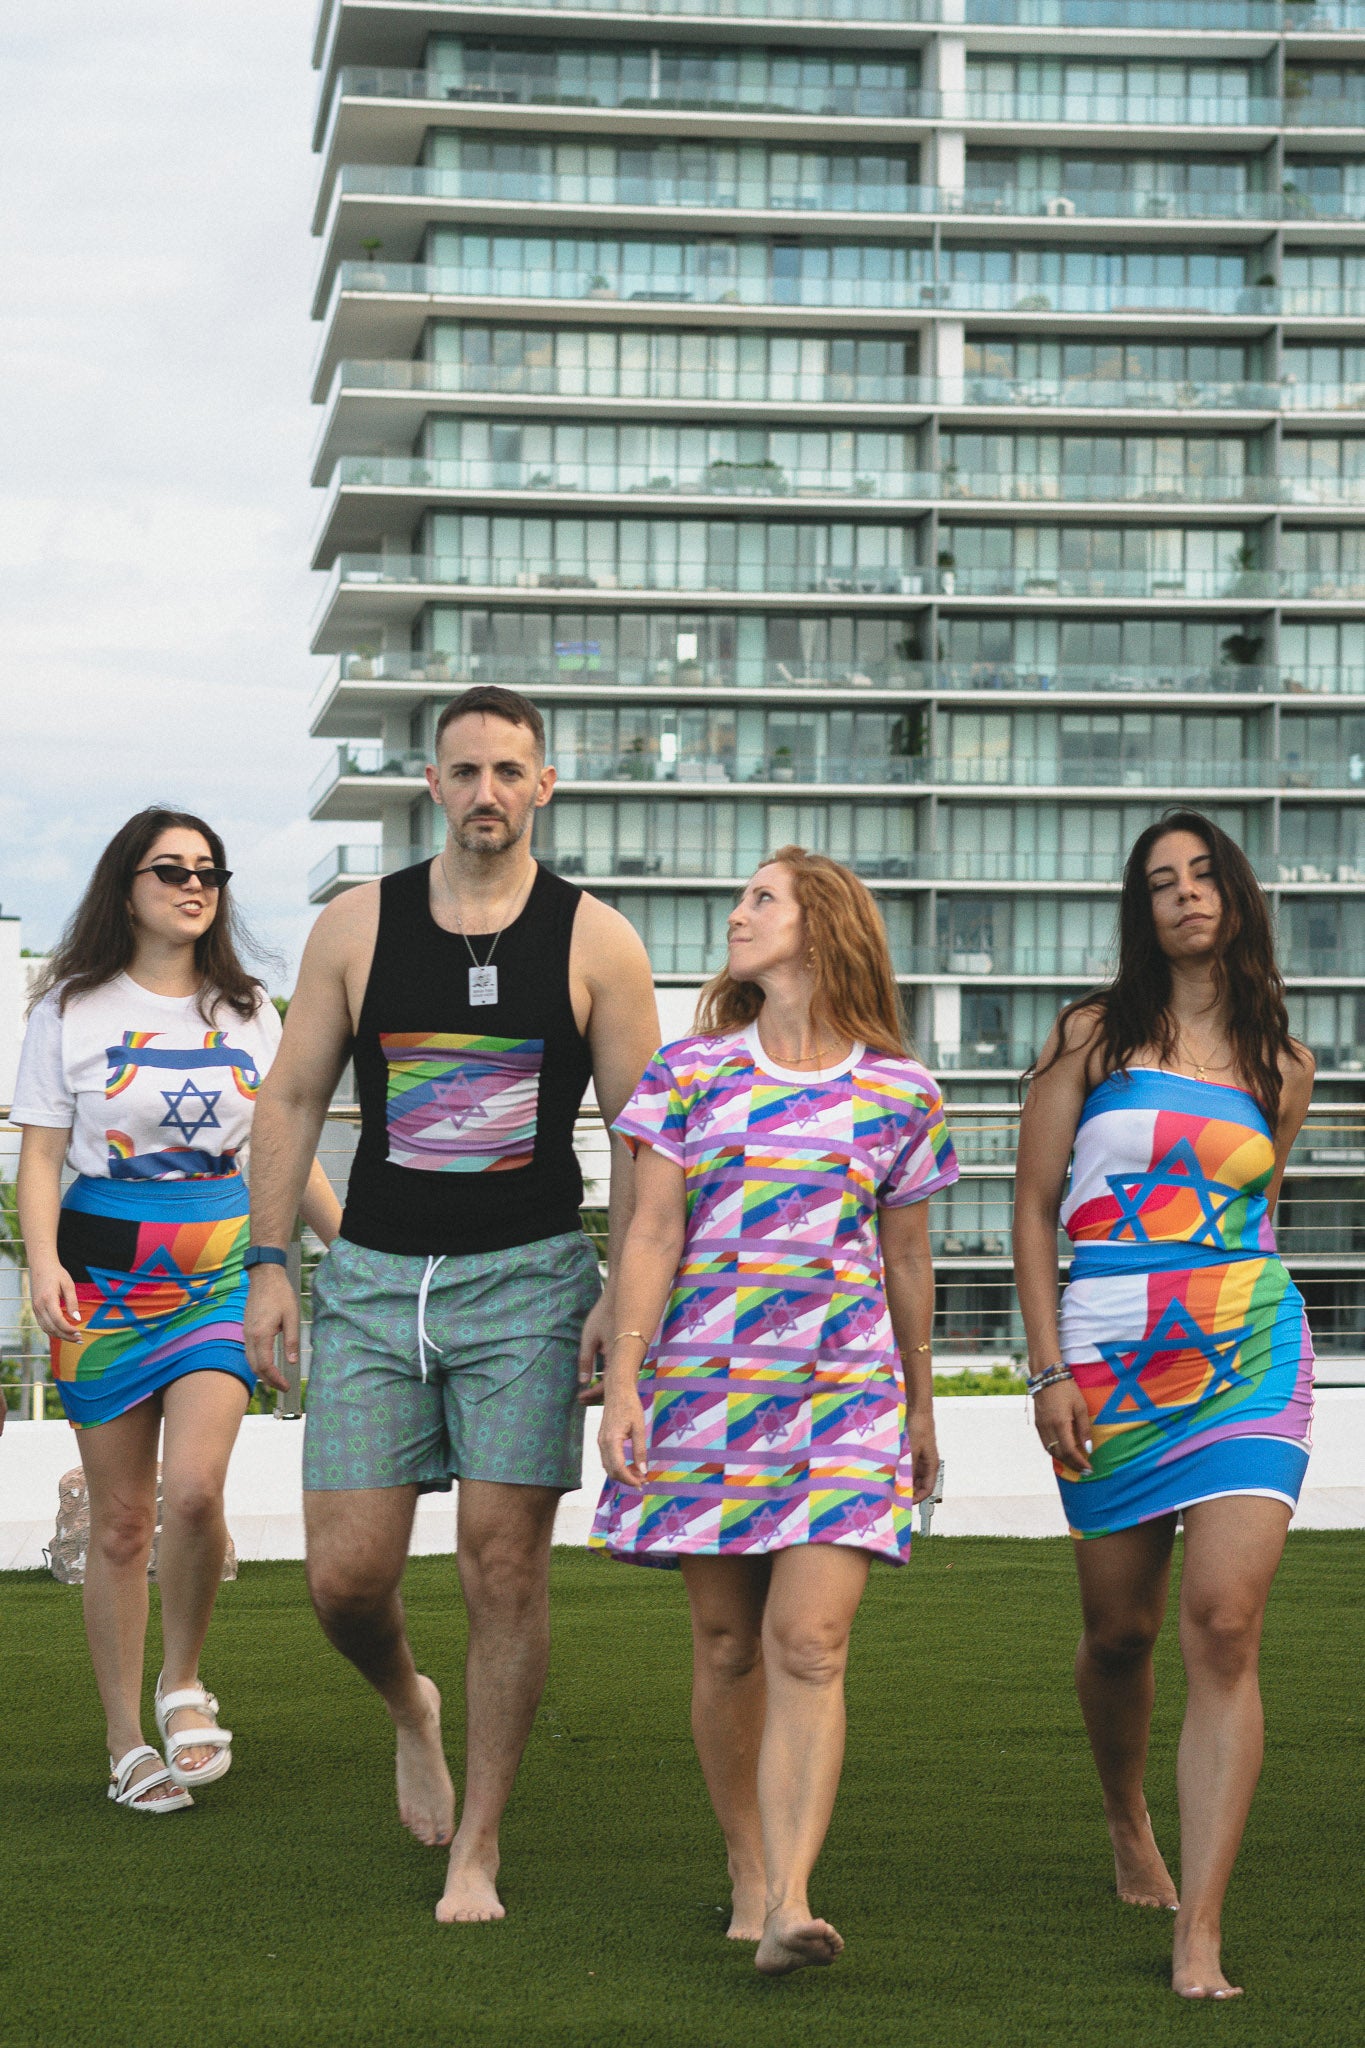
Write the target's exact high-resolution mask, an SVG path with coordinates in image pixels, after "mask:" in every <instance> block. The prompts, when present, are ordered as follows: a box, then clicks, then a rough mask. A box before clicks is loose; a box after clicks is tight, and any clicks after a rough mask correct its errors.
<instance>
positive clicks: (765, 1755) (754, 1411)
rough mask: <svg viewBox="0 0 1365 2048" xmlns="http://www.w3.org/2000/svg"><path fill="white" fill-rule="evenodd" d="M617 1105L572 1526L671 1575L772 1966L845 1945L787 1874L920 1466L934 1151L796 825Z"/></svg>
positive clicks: (699, 1736)
mask: <svg viewBox="0 0 1365 2048" xmlns="http://www.w3.org/2000/svg"><path fill="white" fill-rule="evenodd" d="M615 1128H616V1129H617V1130H618V1131H619V1132H621V1134H622V1135H623V1136H624V1137H625V1138H626V1140H627V1141H628V1143H629V1144H630V1145H631V1146H632V1148H633V1149H634V1150H635V1152H636V1170H635V1171H636V1182H635V1185H636V1204H635V1212H634V1215H633V1217H632V1220H631V1224H630V1229H629V1233H628V1235H627V1238H626V1243H625V1247H624V1254H623V1260H622V1265H621V1269H620V1274H619V1277H618V1281H617V1293H616V1308H617V1319H618V1320H619V1322H620V1325H621V1328H620V1330H619V1332H617V1333H616V1334H615V1337H614V1341H613V1342H612V1345H611V1348H610V1351H609V1353H608V1358H607V1366H606V1375H605V1390H604V1392H605V1411H604V1415H603V1420H602V1430H601V1438H600V1441H601V1447H602V1459H603V1464H604V1466H605V1468H606V1471H607V1474H608V1480H607V1485H606V1487H605V1489H604V1491H603V1495H602V1500H601V1503H600V1505H599V1508H598V1513H597V1521H596V1525H595V1527H594V1531H593V1538H592V1541H593V1543H594V1544H595V1545H596V1546H598V1547H600V1548H602V1549H605V1550H607V1551H609V1552H610V1553H611V1555H612V1556H614V1557H619V1558H624V1559H627V1560H629V1561H631V1562H634V1563H637V1564H653V1565H674V1566H679V1565H680V1566H681V1568H682V1573H683V1578H684V1581H685V1583H686V1586H687V1594H688V1599H689V1602H690V1603H691V1609H692V1628H693V1646H694V1660H693V1711H692V1728H693V1734H694V1736H695V1739H696V1744H697V1752H698V1755H699V1757H700V1759H701V1765H702V1770H703V1772H704V1773H705V1777H706V1783H707V1789H708V1790H709V1792H710V1794H711V1802H712V1804H713V1806H714V1807H715V1811H716V1817H717V1819H718V1820H719V1822H720V1825H721V1829H722V1831H723V1833H724V1836H725V1844H726V1849H727V1851H728V1854H729V1866H730V1878H731V1884H732V1887H733V1914H732V1918H731V1922H730V1929H729V1932H730V1936H731V1938H732V1939H733V1940H736V1941H756V1942H757V1943H758V1950H757V1955H756V1958H755V1960H756V1962H757V1965H758V1968H759V1969H760V1970H762V1971H765V1972H767V1973H769V1974H771V1975H781V1974H784V1973H785V1972H787V1971H790V1970H798V1969H801V1968H802V1967H803V1966H804V1965H807V1964H811V1963H817V1964H818V1963H831V1962H833V1961H834V1959H835V1957H836V1956H837V1955H838V1954H839V1953H840V1951H841V1950H842V1948H843V1942H842V1940H841V1938H840V1936H839V1935H838V1933H837V1932H836V1931H835V1929H834V1928H833V1927H832V1926H831V1925H830V1924H829V1922H828V1921H826V1920H822V1919H816V1918H814V1917H813V1916H812V1914H811V1910H810V1904H809V1900H808V1897H807V1887H808V1884H809V1880H810V1873H811V1870H812V1869H813V1867H814V1864H815V1859H816V1857H817V1856H818V1854H819V1852H820V1846H821V1843H822V1842H823V1840H824V1837H825V1831H826V1829H827V1827H828V1826H829V1819H830V1814H831V1812H832V1810H833V1806H834V1797H835V1793H836V1791H837V1789H838V1783H839V1773H840V1769H841V1767H842V1763H843V1749H844V1690H843V1679H844V1666H845V1661H846V1657H847V1650H848V1636H849V1629H850V1627H851V1625H852V1622H853V1617H854V1614H855V1613H856V1612H857V1608H858V1603H859V1601H860V1600H861V1598H862V1594H863V1588H864V1586H865V1585H866V1583H867V1574H868V1568H869V1566H870V1563H871V1560H872V1559H873V1557H884V1558H887V1559H889V1560H890V1561H891V1562H892V1563H904V1562H905V1560H906V1559H907V1558H908V1556H909V1548H910V1519H911V1507H912V1504H913V1502H915V1501H917V1500H921V1499H923V1498H924V1497H925V1495H926V1494H927V1493H929V1492H930V1491H931V1490H932V1487H933V1484H934V1479H935V1475H936V1473H937V1469H938V1451H937V1447H936V1443H935V1438H934V1418H933V1401H932V1375H931V1370H930V1363H931V1361H930V1350H929V1341H930V1337H929V1333H930V1329H931V1326H932V1321H933V1310H934V1280H933V1268H932V1265H931V1262H930V1256H929V1228H928V1212H927V1209H926V1207H925V1199H926V1197H927V1196H929V1195H931V1194H932V1193H933V1192H934V1191H935V1189H937V1188H942V1187H946V1186H948V1185H949V1183H950V1182H952V1181H954V1180H956V1178H957V1162H956V1160H955V1158H954V1156H953V1149H952V1145H951V1143H950V1142H949V1138H948V1133H947V1130H946V1128H945V1125H944V1121H943V1104H942V1100H941V1097H940V1095H939V1091H938V1089H937V1087H936V1086H935V1084H934V1082H933V1080H932V1079H931V1077H930V1076H929V1075H928V1074H927V1073H926V1072H925V1070H924V1068H923V1067H921V1066H920V1065H918V1064H917V1062H916V1061H914V1060H913V1059H911V1058H910V1057H909V1055H908V1054H907V1052H906V1050H905V1044H904V1038H903V1035H902V1024H901V1017H900V1008H899V1004H898V1001H897V996H896V984H895V979H894V976H893V974H892V970H891V961H890V956H889V954H888V952H887V945H886V934H885V931H884V930H883V927H882V922H881V918H880V916H879V915H878V912H877V908H876V905H875V903H874V902H873V900H872V897H871V895H870V894H869V893H868V891H867V889H865V888H864V886H863V884H862V883H861V882H860V881H859V880H858V879H857V877H856V876H855V875H852V874H850V873H849V871H848V869H847V868H843V867H840V866H839V865H838V864H837V863H836V862H834V861H832V860H827V859H825V858H824V857H823V856H821V855H818V854H808V853H805V852H803V851H802V849H801V848H800V847H797V846H785V847H782V848H781V849H780V850H779V851H778V852H777V853H776V854H774V855H773V857H772V859H771V860H770V861H768V862H767V863H766V864H765V865H764V866H763V867H761V868H760V869H759V870H758V872H757V874H756V875H755V876H754V878H753V880H752V881H751V882H750V884H749V886H748V888H747V889H746V890H745V891H744V894H743V896H742V897H741V899H740V901H739V904H738V906H737V907H736V909H735V910H734V912H733V913H732V915H731V918H730V924H729V964H728V967H727V969H726V971H725V972H724V973H723V974H721V975H720V976H719V977H718V978H717V979H716V980H715V981H713V982H712V983H711V984H710V985H709V987H708V988H707V989H705V990H704V991H703V995H702V1001H701V1004H700V1006H699V1010H698V1020H697V1034H696V1036H694V1037H692V1038H686V1039H683V1040H681V1041H680V1042H679V1043H677V1044H675V1045H668V1046H665V1047H664V1048H663V1050H662V1052H660V1053H658V1054H657V1055H656V1056H655V1058H654V1059H653V1060H652V1061H651V1063H650V1065H649V1067H648V1068H647V1070H646V1072H645V1075H644V1078H643V1080H642V1081H641V1083H640V1086H639V1088H638V1089H637V1090H636V1093H635V1095H634V1096H633V1098H632V1100H631V1102H630V1103H629V1104H628V1106H627V1108H626V1109H625V1111H624V1112H623V1114H622V1115H621V1116H620V1117H619V1118H618V1119H617V1122H616V1126H615Z"/></svg>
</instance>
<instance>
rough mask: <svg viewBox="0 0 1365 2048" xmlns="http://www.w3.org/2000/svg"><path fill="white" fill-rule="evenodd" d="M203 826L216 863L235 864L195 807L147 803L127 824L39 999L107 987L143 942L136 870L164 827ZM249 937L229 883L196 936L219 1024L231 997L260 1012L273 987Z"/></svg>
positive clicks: (239, 1008) (210, 1006)
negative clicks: (256, 964) (131, 903)
mask: <svg viewBox="0 0 1365 2048" xmlns="http://www.w3.org/2000/svg"><path fill="white" fill-rule="evenodd" d="M177 829H178V830H180V831H184V832H198V833H199V834H200V836H201V837H202V838H203V839H205V840H206V841H207V842H208V849H209V852H210V853H211V854H212V855H213V862H214V866H215V867H220V868H225V867H226V866H227V855H226V852H225V850H224V847H223V842H222V840H221V839H220V838H219V836H218V834H217V833H216V832H215V831H214V829H213V827H212V825H206V824H205V823H204V820H203V819H202V818H196V817H194V816H193V815H192V813H190V812H189V811H166V810H162V809H160V808H159V807H158V806H155V805H154V806H153V807H152V808H151V809H149V810H145V811H139V812H138V813H137V815H136V816H135V817H132V818H130V819H129V820H128V822H127V824H126V825H120V827H119V829H118V831H117V832H116V833H115V834H114V836H113V838H112V839H111V840H110V841H109V844H108V845H107V846H106V847H105V849H104V852H103V853H102V854H101V855H100V857H99V859H98V860H97V861H96V862H95V872H94V873H93V874H92V875H91V877H90V880H89V882H88V883H87V884H86V890H85V894H84V896H82V898H81V900H80V902H79V903H78V904H77V905H76V908H75V910H74V911H73V912H72V914H71V918H70V920H69V922H68V924H67V927H66V929H65V931H64V932H63V933H62V935H61V937H60V939H58V941H57V945H56V948H55V950H54V952H53V954H52V957H51V959H50V960H49V961H48V963H47V966H46V967H45V968H44V969H43V972H42V974H41V975H40V976H39V978H38V982H37V985H36V986H35V988H34V991H33V998H32V1003H30V1005H29V1007H30V1008H32V1004H33V1003H36V1002H38V1001H39V1000H40V999H41V998H42V997H43V996H45V995H46V994H47V993H48V991H49V990H51V989H56V991H57V1001H58V1003H59V1005H60V1007H61V1008H62V1009H63V1010H64V1009H65V1008H66V1006H67V1004H68V1003H69V1002H70V1001H71V998H72V997H73V996H83V995H87V994H89V992H90V990H91V989H94V988H103V986H104V984H105V983H106V982H109V981H112V980H113V979H114V977H115V975H116V974H122V972H123V970H124V969H125V968H126V967H129V966H131V964H132V960H133V955H134V953H135V952H136V950H137V939H136V935H135V933H134V931H133V920H132V917H131V915H130V914H129V910H128V896H129V892H130V890H131V889H132V886H133V876H134V874H135V872H136V871H137V869H138V868H140V867H141V866H142V864H143V862H144V861H145V859H146V857H147V855H148V853H149V852H150V851H151V849H152V847H153V846H155V844H156V842H157V840H158V839H159V838H160V837H161V835H162V833H163V832H172V831H175V830H177ZM247 945H248V941H247V939H246V937H245V934H244V933H243V931H242V927H241V922H240V920H239V918H238V916H237V909H236V905H235V904H234V903H233V901H232V898H231V896H230V895H229V894H228V890H227V889H226V888H224V889H220V890H219V892H218V914H217V916H216V917H215V918H214V920H213V923H212V924H211V925H210V926H209V928H208V930H207V931H206V932H205V933H204V934H203V935H202V937H200V938H198V939H196V940H195V942H194V964H195V966H196V967H197V968H198V969H199V974H200V983H201V986H200V993H199V1009H200V1014H201V1015H202V1016H203V1019H204V1022H205V1023H206V1024H207V1025H209V1027H210V1028H212V1025H213V1015H212V1012H213V1010H214V1009H215V1008H216V1006H217V1005H218V1004H219V1003H220V1002H221V1003H226V1004H227V1006H228V1008H229V1009H230V1010H235V1011H236V1013H237V1015H238V1016H239V1017H254V1016H255V1014H256V1012H257V1010H258V1009H259V1008H260V1006H261V1002H262V999H263V997H264V994H265V990H264V988H263V986H262V984H261V983H260V982H259V981H257V980H256V978H255V977H254V975H250V974H248V973H247V971H246V969H245V967H244V966H243V965H242V962H241V958H240V952H239V949H241V948H245V947H246V946H247Z"/></svg>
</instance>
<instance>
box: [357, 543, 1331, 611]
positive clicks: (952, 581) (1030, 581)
mask: <svg viewBox="0 0 1365 2048" xmlns="http://www.w3.org/2000/svg"><path fill="white" fill-rule="evenodd" d="M333 577H334V581H335V582H338V583H341V584H350V585H355V584H389V585H399V584H410V585H414V586H417V585H425V586H444V587H448V588H451V589H459V588H461V587H469V588H476V589H509V590H668V591H674V590H676V591H679V592H682V591H687V590H718V591H737V592H738V591H773V592H777V591H789V592H805V591H810V592H818V593H821V594H828V595H831V596H835V595H848V596H860V595H861V596H886V597H894V596H900V597H918V596H927V595H929V594H931V593H932V592H933V591H935V590H941V591H942V592H943V594H944V595H945V596H958V597H1130V598H1131V597H1136V598H1143V597H1180V598H1190V599H1196V600H1197V599H1219V598H1222V599H1230V598H1242V599H1247V598H1262V599H1273V598H1275V597H1276V596H1278V595H1279V594H1280V587H1281V584H1282V582H1288V583H1289V584H1290V585H1291V586H1294V587H1293V589H1292V590H1291V592H1290V593H1289V594H1291V595H1296V596H1301V597H1316V596H1320V595H1329V596H1330V595H1338V596H1343V595H1344V596H1351V595H1358V596H1365V573H1362V576H1361V577H1360V579H1359V582H1358V584H1351V585H1346V584H1342V585H1341V586H1340V587H1338V586H1329V585H1328V584H1327V583H1326V582H1325V580H1324V579H1323V578H1322V577H1321V576H1318V575H1316V574H1315V575H1307V576H1302V577H1297V578H1296V577H1294V576H1292V575H1289V576H1285V575H1281V574H1278V573H1277V572H1276V571H1275V570H1273V569H1230V570H1218V569H1186V570H1179V569H1172V570H1152V569H1084V568H1080V569H1015V568H1001V569H993V568H970V569H955V568H949V567H942V568H940V569H937V570H935V569H931V568H923V567H916V566H914V565H899V566H898V565H895V564H892V563H885V564H883V563H876V562H861V563H860V562H836V561H826V562H811V563H809V564H803V563H800V562H794V563H792V564H790V565H787V564H767V563H757V562H739V561H736V560H733V559H731V560H728V561H721V560H716V559H713V560H711V561H705V560H695V561H686V562H683V563H681V564H679V563H678V562H675V561H670V560H656V561H643V560H642V561H622V560H618V561H615V562H610V563H608V562H603V563H600V564H599V563H595V562H588V561H585V560H581V559H580V560H572V561H560V560H555V559H550V558H548V557H532V556H527V555H513V556H508V557H505V558H495V557H492V556H483V557H473V556H471V557H464V556H454V555H402V554H393V555H375V554H358V553H357V554H351V553H345V554H341V555H338V557H337V561H336V567H335V570H334V572H333ZM1299 584H1302V585H1303V586H1304V587H1303V588H1302V589H1300V588H1298V587H1297V586H1298V585H1299Z"/></svg>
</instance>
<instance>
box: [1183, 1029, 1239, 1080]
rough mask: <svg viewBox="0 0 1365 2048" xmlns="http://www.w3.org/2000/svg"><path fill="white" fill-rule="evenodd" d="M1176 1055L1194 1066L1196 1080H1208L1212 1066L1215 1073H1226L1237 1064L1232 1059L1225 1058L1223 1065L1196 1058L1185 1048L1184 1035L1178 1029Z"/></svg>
mask: <svg viewBox="0 0 1365 2048" xmlns="http://www.w3.org/2000/svg"><path fill="white" fill-rule="evenodd" d="M1175 1056H1176V1058H1177V1059H1178V1060H1183V1061H1184V1062H1185V1064H1186V1065H1187V1066H1191V1067H1193V1068H1194V1078H1195V1080H1196V1081H1207V1080H1208V1078H1209V1069H1210V1068H1211V1067H1212V1069H1213V1072H1214V1073H1215V1074H1226V1073H1229V1072H1231V1070H1232V1067H1233V1065H1234V1064H1235V1062H1234V1061H1232V1060H1224V1061H1223V1062H1222V1063H1221V1065H1215V1064H1214V1062H1213V1061H1212V1060H1197V1059H1195V1057H1194V1055H1193V1054H1192V1053H1189V1052H1187V1051H1186V1050H1185V1040H1184V1036H1183V1035H1182V1033H1180V1032H1178V1031H1177V1033H1176V1036H1175Z"/></svg>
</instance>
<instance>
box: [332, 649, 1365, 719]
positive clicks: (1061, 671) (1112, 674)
mask: <svg viewBox="0 0 1365 2048" xmlns="http://www.w3.org/2000/svg"><path fill="white" fill-rule="evenodd" d="M343 682H344V683H361V684H363V683H369V682H377V683H395V682H396V683H408V682H421V683H431V684H433V685H434V686H435V689H436V690H438V691H439V690H454V689H456V688H460V689H463V688H465V687H466V686H467V685H468V684H471V683H504V684H506V685H508V686H509V687H510V688H512V689H527V688H531V687H535V688H543V687H545V686H546V685H558V686H560V687H563V686H565V685H569V686H570V687H572V686H574V685H577V686H579V687H585V686H586V687H587V688H589V689H591V688H594V687H596V686H599V685H600V686H605V687H608V688H613V689H639V690H677V689H684V690H696V689H714V690H758V689H770V690H771V689H778V690H871V689H878V690H898V691H906V690H922V691H937V690H963V691H967V690H971V691H982V690H1020V691H1025V690H1026V691H1033V692H1048V693H1052V692H1065V691H1078V692H1109V691H1116V692H1118V693H1120V694H1133V693H1137V692H1141V693H1144V694H1145V693H1147V692H1153V693H1158V692H1176V691H1180V692H1188V693H1190V694H1195V695H1201V696H1202V695H1206V694H1209V695H1212V694H1218V695H1237V696H1262V695H1267V696H1274V695H1277V694H1279V693H1281V692H1283V693H1284V694H1286V695H1290V696H1301V695H1303V694H1305V693H1307V694H1320V695H1323V696H1361V695H1365V669H1358V668H1336V667H1333V668H1326V667H1304V668H1291V667H1285V668H1275V667H1271V666H1265V665H1254V664H1250V663H1248V664H1246V665H1244V666H1233V665H1231V664H1229V665H1227V666H1221V667H1198V666H1193V665H1191V666H1190V667H1184V668H1182V667H1172V666H1170V665H1169V664H1166V665H1162V666H1157V665H1155V664H1148V665H1144V664H1142V663H1138V662H1114V663H1111V664H1100V663H1094V662H1070V663H1064V664H1062V665H1060V666H1058V667H1056V668H1037V667H1033V666H1030V665H1026V664H1022V663H1021V664H1019V665H1017V666H1016V665H1014V664H1011V663H1008V662H989V661H970V662H967V661H964V662H950V661H942V662H922V661H915V660H912V659H909V658H906V659H904V660H897V659H896V658H894V657H892V658H891V659H889V660H884V661H881V662H870V663H869V664H868V665H867V667H864V668H860V667H856V666H852V665H850V664H848V663H845V662H818V661H810V662H804V663H803V662H801V661H799V660H797V659H796V658H793V659H792V660H791V661H779V660H776V659H772V660H767V659H764V658H763V657H761V656H759V657H756V658H750V657H746V656H738V657H736V658H734V659H732V660H729V661H721V660H716V659H714V658H712V657H710V656H706V657H702V658H699V657H697V656H695V655H689V656H687V657H686V658H683V659H678V660H673V661H665V660H661V659H658V658H650V657H641V658H639V659H636V660H632V659H629V658H627V657H624V656H617V657H615V658H610V657H607V656H605V655H602V654H600V653H599V654H596V655H588V654H586V653H582V652H579V653H573V654H562V653H561V654H556V653H553V652H549V651H545V652H540V653H537V652H534V651H529V652H527V653H525V654H517V655H505V656H504V655H496V654H442V653H438V652H434V651H433V652H429V653H415V654H378V653H375V654H365V653H361V652H356V653H347V654H343V655H341V656H340V657H339V658H338V661H337V664H336V667H335V669H334V671H333V672H332V674H331V675H329V676H326V677H324V679H323V682H322V684H321V685H320V687H319V689H318V693H317V697H316V699H315V704H314V709H315V711H317V710H320V709H321V707H322V706H323V705H324V704H325V703H326V702H327V701H328V699H329V698H330V697H331V695H332V692H333V691H334V690H335V689H336V688H337V685H338V684H339V683H343Z"/></svg>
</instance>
